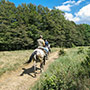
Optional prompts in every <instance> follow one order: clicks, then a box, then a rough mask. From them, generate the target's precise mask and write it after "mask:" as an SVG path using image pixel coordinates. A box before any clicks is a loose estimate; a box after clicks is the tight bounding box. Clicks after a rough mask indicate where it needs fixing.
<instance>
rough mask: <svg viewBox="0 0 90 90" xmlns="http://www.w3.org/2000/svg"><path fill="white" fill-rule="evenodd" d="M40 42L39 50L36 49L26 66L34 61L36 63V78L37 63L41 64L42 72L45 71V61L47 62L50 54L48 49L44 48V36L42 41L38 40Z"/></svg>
mask: <svg viewBox="0 0 90 90" xmlns="http://www.w3.org/2000/svg"><path fill="white" fill-rule="evenodd" d="M37 41H38V48H36V49H35V50H34V51H33V52H32V54H31V56H30V58H29V60H28V61H27V62H26V64H28V63H30V62H31V61H32V60H33V62H34V75H35V77H36V72H35V71H36V63H37V62H40V71H41V72H42V70H43V66H44V65H45V61H46V54H47V53H48V52H49V49H48V47H44V46H45V42H44V40H43V39H42V35H40V39H38V40H37Z"/></svg>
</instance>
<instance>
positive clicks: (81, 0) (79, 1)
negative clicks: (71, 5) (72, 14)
mask: <svg viewBox="0 0 90 90" xmlns="http://www.w3.org/2000/svg"><path fill="white" fill-rule="evenodd" d="M83 1H85V0H78V1H77V2H76V3H75V5H79V4H80V3H81V2H83Z"/></svg>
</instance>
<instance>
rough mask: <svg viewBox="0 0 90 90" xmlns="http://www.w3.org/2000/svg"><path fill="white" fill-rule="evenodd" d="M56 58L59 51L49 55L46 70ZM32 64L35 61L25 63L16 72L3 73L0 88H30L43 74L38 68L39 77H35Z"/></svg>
mask: <svg viewBox="0 0 90 90" xmlns="http://www.w3.org/2000/svg"><path fill="white" fill-rule="evenodd" d="M56 58H58V51H57V52H53V53H51V54H50V55H49V60H47V61H46V65H45V66H44V71H45V70H46V69H47V68H48V65H49V64H51V62H53V61H54V60H55V59H56ZM32 66H33V63H30V64H28V65H24V66H23V67H22V68H19V69H18V70H17V71H16V72H12V73H11V74H7V75H3V77H2V78H0V90H29V88H30V86H32V85H34V83H35V82H36V81H37V80H38V79H39V78H40V75H41V73H39V70H37V72H38V74H37V77H36V78H34V77H33V67H32Z"/></svg>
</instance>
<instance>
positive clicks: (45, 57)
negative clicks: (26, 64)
mask: <svg viewBox="0 0 90 90" xmlns="http://www.w3.org/2000/svg"><path fill="white" fill-rule="evenodd" d="M45 60H46V57H45V56H44V58H43V64H44V65H45Z"/></svg>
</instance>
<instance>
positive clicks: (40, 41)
mask: <svg viewBox="0 0 90 90" xmlns="http://www.w3.org/2000/svg"><path fill="white" fill-rule="evenodd" d="M37 42H38V47H44V46H45V42H44V40H43V39H41V38H40V39H38V40H37Z"/></svg>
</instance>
